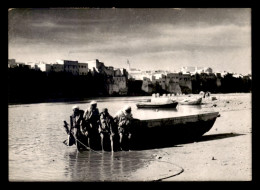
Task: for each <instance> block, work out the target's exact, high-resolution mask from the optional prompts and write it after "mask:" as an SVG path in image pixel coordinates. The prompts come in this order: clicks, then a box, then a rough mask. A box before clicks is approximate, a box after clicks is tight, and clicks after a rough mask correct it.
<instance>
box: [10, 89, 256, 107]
mask: <svg viewBox="0 0 260 190" xmlns="http://www.w3.org/2000/svg"><path fill="white" fill-rule="evenodd" d="M221 94H223V95H225V96H226V95H242V94H251V95H252V92H234V93H215V94H211V95H210V97H206V98H203V100H206V99H209V98H211V97H212V96H218V95H221ZM189 96H201V95H200V94H184V95H177V96H174V97H176V98H177V99H178V98H184V97H189ZM126 97H127V98H131V97H148V98H149V97H152V95H118V96H90V97H84V98H49V99H45V100H36V101H9V100H8V102H7V104H8V105H23V104H41V103H59V102H77V101H85V100H90V99H97V98H126ZM203 102H205V101H203ZM207 103H209V102H207Z"/></svg>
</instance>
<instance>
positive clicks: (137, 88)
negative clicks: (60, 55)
mask: <svg viewBox="0 0 260 190" xmlns="http://www.w3.org/2000/svg"><path fill="white" fill-rule="evenodd" d="M127 87H128V93H127V96H142V95H150V94H148V93H146V92H144V91H142V90H141V87H142V81H141V80H133V79H129V80H127ZM107 89H108V84H107V78H106V76H104V75H101V74H98V73H97V74H95V75H92V74H91V73H90V72H89V73H88V74H87V75H78V76H74V75H72V74H71V73H67V72H50V73H48V74H46V73H45V72H42V71H40V70H33V69H29V68H26V67H16V68H8V102H9V103H35V102H46V101H50V102H55V101H59V100H61V101H64V100H68V101H70V100H81V99H84V98H87V97H95V96H99V97H102V96H110V95H109V94H108V90H107ZM153 90H156V91H157V92H158V93H166V92H165V91H164V90H163V89H161V87H160V86H159V85H156V86H154V89H153ZM200 91H210V92H212V93H231V92H250V91H251V80H246V79H243V78H234V77H233V76H232V75H231V74H228V75H226V76H225V77H224V78H221V86H217V84H216V81H215V80H205V79H202V78H201V77H200V76H199V75H196V76H195V80H192V93H199V92H200ZM113 96H117V94H113Z"/></svg>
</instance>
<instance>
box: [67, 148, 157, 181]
mask: <svg viewBox="0 0 260 190" xmlns="http://www.w3.org/2000/svg"><path fill="white" fill-rule="evenodd" d="M64 157H65V160H66V159H67V162H68V163H67V164H68V165H69V167H67V166H66V167H65V168H66V176H67V177H68V179H69V180H71V181H124V180H126V178H127V177H128V176H130V175H131V173H132V172H134V171H136V170H137V169H139V168H142V167H143V166H144V165H145V163H147V161H148V160H151V158H152V157H151V155H149V154H147V153H145V152H141V151H132V152H124V151H122V152H114V153H110V152H104V153H102V154H97V153H95V152H89V151H85V152H82V153H79V152H78V151H76V150H75V151H74V152H70V153H69V154H68V155H67V154H65V155H64Z"/></svg>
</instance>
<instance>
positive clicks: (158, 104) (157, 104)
mask: <svg viewBox="0 0 260 190" xmlns="http://www.w3.org/2000/svg"><path fill="white" fill-rule="evenodd" d="M177 105H178V102H177V101H175V100H171V99H170V98H152V99H151V101H150V102H140V103H137V104H136V106H137V108H176V107H177Z"/></svg>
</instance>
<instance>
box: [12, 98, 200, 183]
mask: <svg viewBox="0 0 260 190" xmlns="http://www.w3.org/2000/svg"><path fill="white" fill-rule="evenodd" d="M147 99H149V97H115V98H95V99H86V100H84V101H80V102H59V103H37V104H19V105H9V106H8V120H9V121H8V125H9V126H8V147H9V148H8V150H9V155H8V156H9V180H10V181H121V180H122V181H123V180H127V177H129V176H133V175H134V172H136V171H138V170H139V169H140V168H143V167H145V166H147V164H148V163H151V161H153V160H154V156H153V155H154V154H155V153H156V151H157V150H156V149H154V150H144V151H131V152H125V151H122V152H114V153H111V152H104V153H101V152H100V153H95V152H89V151H86V152H83V153H79V152H78V151H77V150H76V147H75V146H71V147H67V146H65V145H64V144H63V143H62V142H63V141H64V140H65V139H66V137H67V134H66V133H65V130H64V128H63V121H64V120H67V121H69V115H70V114H71V113H72V109H71V108H72V106H73V105H76V104H77V105H79V107H80V109H83V110H85V109H86V108H87V107H88V106H89V102H90V101H91V100H96V101H97V102H98V108H99V110H101V109H102V108H105V107H106V108H108V111H109V113H110V114H111V115H112V116H113V115H114V114H115V113H116V112H117V111H118V110H119V109H121V108H122V107H123V106H124V105H125V104H128V105H130V106H131V107H132V113H133V116H134V117H135V118H139V119H148V118H163V117H172V116H178V115H188V114H195V113H198V112H203V109H202V108H201V106H181V105H178V106H177V108H176V109H164V110H160V109H159V110H156V109H151V110H143V109H137V108H136V106H135V104H136V103H137V102H142V101H144V102H145V101H147ZM172 167H173V166H172ZM173 170H174V168H173ZM175 170H176V172H178V169H177V168H175Z"/></svg>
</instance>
